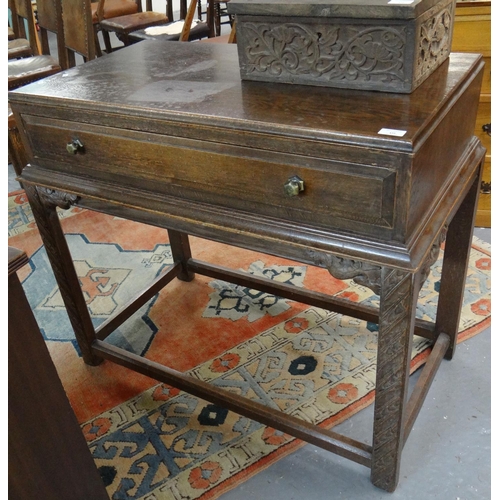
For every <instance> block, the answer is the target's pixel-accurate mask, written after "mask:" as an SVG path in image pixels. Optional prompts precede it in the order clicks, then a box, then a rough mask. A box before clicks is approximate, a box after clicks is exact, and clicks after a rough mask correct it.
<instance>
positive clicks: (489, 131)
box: [482, 123, 491, 135]
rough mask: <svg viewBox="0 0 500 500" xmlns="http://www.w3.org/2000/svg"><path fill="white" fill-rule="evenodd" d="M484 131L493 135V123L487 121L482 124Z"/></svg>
mask: <svg viewBox="0 0 500 500" xmlns="http://www.w3.org/2000/svg"><path fill="white" fill-rule="evenodd" d="M482 129H483V132H486V133H487V134H488V135H491V123H485V124H484V125H483V126H482Z"/></svg>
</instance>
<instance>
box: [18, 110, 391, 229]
mask: <svg viewBox="0 0 500 500" xmlns="http://www.w3.org/2000/svg"><path fill="white" fill-rule="evenodd" d="M23 119H24V122H25V127H26V131H27V134H28V137H29V138H30V141H31V149H32V154H33V160H32V162H33V163H34V164H36V165H37V166H40V167H43V168H48V169H52V170H59V171H63V172H67V173H73V174H75V175H79V176H85V175H87V176H92V178H93V179H100V180H102V181H104V182H113V181H115V180H117V179H118V178H120V179H121V181H120V182H121V184H122V185H123V184H125V185H129V186H130V187H131V188H132V189H141V190H146V191H151V192H154V193H161V194H165V195H170V196H175V197H179V198H184V199H188V200H192V201H193V200H194V201H199V202H203V203H210V204H215V205H218V206H224V207H228V208H231V209H238V210H243V211H248V212H250V213H252V214H261V215H264V216H269V217H275V218H280V219H287V220H294V221H295V220H296V221H300V222H305V223H309V224H311V225H315V226H328V227H329V226H331V225H332V223H333V219H335V222H336V224H337V226H339V225H340V226H344V227H346V228H349V229H350V230H356V223H360V224H364V225H372V226H382V227H387V228H391V227H392V226H393V219H394V211H395V210H394V204H395V201H394V200H395V191H396V179H397V175H396V170H395V169H391V168H386V167H384V168H382V167H378V166H374V164H373V158H371V160H372V161H370V163H368V161H369V160H370V158H369V155H368V160H367V164H359V163H351V162H345V161H344V162H341V161H332V160H329V159H325V158H314V157H309V156H299V155H291V154H286V153H277V152H272V151H264V150H256V149H252V148H247V147H243V146H232V145H227V144H220V143H215V142H208V141H200V140H194V139H185V138H179V137H172V136H163V135H160V134H151V133H145V132H137V131H127V130H123V129H114V128H111V127H101V126H96V125H91V124H81V123H75V122H67V121H62V120H53V119H48V118H41V117H36V116H29V115H23ZM74 140H78V141H80V143H81V144H82V146H81V147H80V148H77V151H76V152H75V153H74V154H73V153H71V152H68V151H67V148H66V147H67V144H71V143H72V141H74ZM365 156H366V155H365ZM363 158H364V157H363ZM378 164H384V165H390V162H385V163H378ZM296 178H299V179H300V180H301V181H302V182H303V186H301V184H300V182H299V181H296ZM127 179H129V181H128V180H127ZM295 181H296V182H295ZM294 182H295V183H294ZM297 184H298V186H297ZM301 187H302V188H303V190H300V189H301ZM287 192H288V194H287Z"/></svg>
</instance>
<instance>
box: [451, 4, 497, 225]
mask: <svg viewBox="0 0 500 500" xmlns="http://www.w3.org/2000/svg"><path fill="white" fill-rule="evenodd" d="M451 49H452V50H453V51H455V52H473V53H476V54H477V53H479V54H482V55H483V59H484V64H485V66H484V74H483V83H482V85H481V96H480V97H479V109H478V112H477V115H476V132H475V134H476V135H477V137H479V139H480V140H481V142H482V144H483V146H484V147H485V148H486V157H485V160H484V168H483V178H482V181H481V192H480V194H479V202H478V207H477V213H476V226H481V227H491V1H490V0H472V1H470V0H469V1H468V0H458V1H457V5H456V9H455V24H454V27H453V42H452V45H451Z"/></svg>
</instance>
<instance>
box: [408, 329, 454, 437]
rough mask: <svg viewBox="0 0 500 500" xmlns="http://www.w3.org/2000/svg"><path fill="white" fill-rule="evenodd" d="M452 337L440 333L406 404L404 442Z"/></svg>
mask: <svg viewBox="0 0 500 500" xmlns="http://www.w3.org/2000/svg"><path fill="white" fill-rule="evenodd" d="M450 341H451V339H450V337H449V336H448V335H446V333H440V334H439V336H438V338H437V340H436V343H435V344H434V346H433V348H432V351H431V354H430V355H429V357H428V358H427V361H426V362H425V366H424V368H423V370H422V373H421V374H420V376H419V378H418V380H417V384H416V385H415V387H414V388H413V392H412V393H411V396H410V399H409V400H408V403H407V404H406V421H405V424H404V437H403V439H404V442H406V440H407V439H408V436H409V435H410V432H411V429H412V427H413V424H414V423H415V420H416V419H417V416H418V414H419V412H420V409H421V408H422V405H423V403H424V401H425V397H426V396H427V393H428V392H429V389H430V387H431V384H432V381H433V380H434V376H435V375H436V373H437V371H438V369H439V366H440V365H441V361H443V358H444V355H445V354H446V351H447V349H448V347H449V345H450Z"/></svg>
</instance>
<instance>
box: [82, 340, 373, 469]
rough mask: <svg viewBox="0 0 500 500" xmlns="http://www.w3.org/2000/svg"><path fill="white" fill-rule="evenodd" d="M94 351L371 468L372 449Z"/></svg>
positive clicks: (129, 357)
mask: <svg viewBox="0 0 500 500" xmlns="http://www.w3.org/2000/svg"><path fill="white" fill-rule="evenodd" d="M92 351H93V352H94V353H95V354H96V355H97V356H100V357H102V358H105V359H108V360H110V361H112V362H114V363H117V364H119V365H122V366H125V367H126V368H129V369H131V370H134V371H135V372H138V373H142V374H143V375H146V376H148V377H151V378H153V379H155V380H158V381H159V382H163V383H166V384H171V385H172V386H174V387H176V388H178V389H181V390H183V391H185V392H187V393H189V394H192V395H193V396H197V397H199V398H202V399H204V400H206V401H209V402H211V403H214V404H216V405H220V406H222V407H224V408H226V409H228V410H231V411H234V412H235V413H237V414H239V415H243V416H245V417H248V418H251V419H252V420H255V421H257V422H260V423H262V424H265V425H269V426H271V427H272V428H274V429H277V430H280V431H282V432H286V433H287V434H290V435H291V436H294V437H296V438H299V439H302V440H303V441H307V442H308V443H311V444H314V445H316V446H319V447H320V448H324V449H325V450H327V451H330V452H332V453H336V454H337V455H340V456H342V457H344V458H347V459H349V460H352V461H354V462H357V463H359V464H361V465H364V466H366V467H370V466H371V455H372V454H371V452H372V448H371V446H369V445H366V444H364V443H361V442H359V441H356V440H354V439H351V438H348V437H345V436H342V435H340V434H337V433H335V432H332V431H329V430H326V429H321V428H319V427H317V426H316V425H313V424H310V423H308V422H305V421H303V420H300V419H298V418H296V417H292V416H290V415H287V414H285V413H283V412H281V411H278V410H275V409H273V408H269V407H267V406H265V405H263V404H261V403H257V402H255V401H252V400H250V399H248V398H245V397H242V396H239V395H238V394H233V393H231V392H228V391H225V390H223V389H220V388H218V387H215V386H213V385H211V384H209V383H207V382H203V381H201V380H198V379H196V378H194V377H191V376H189V375H185V374H184V373H181V372H178V371H176V370H173V369H171V368H168V367H166V366H163V365H161V364H159V363H156V362H154V361H150V360H148V359H146V358H143V357H141V356H138V355H136V354H132V353H130V352H128V351H126V350H124V349H121V348H119V347H115V346H112V345H110V344H108V343H106V342H103V341H101V340H95V341H94V342H93V344H92Z"/></svg>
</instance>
